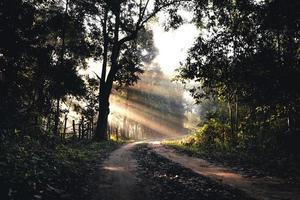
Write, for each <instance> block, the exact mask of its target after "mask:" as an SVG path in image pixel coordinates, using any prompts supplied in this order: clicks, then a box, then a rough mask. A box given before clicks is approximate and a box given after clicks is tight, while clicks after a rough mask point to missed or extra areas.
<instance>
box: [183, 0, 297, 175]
mask: <svg viewBox="0 0 300 200" xmlns="http://www.w3.org/2000/svg"><path fill="white" fill-rule="evenodd" d="M203 6H204V5H203V4H201V1H200V2H199V3H198V7H197V8H198V9H196V10H195V21H196V22H197V24H198V26H199V27H201V28H203V29H205V30H206V31H203V32H201V34H200V35H199V37H198V39H197V41H196V42H195V44H194V46H193V47H192V48H191V49H190V51H189V56H188V58H187V59H186V61H185V62H184V63H183V64H182V67H181V68H180V69H178V73H179V74H178V76H177V78H178V80H181V81H182V82H183V83H185V84H187V88H188V89H189V90H190V92H191V94H192V95H193V97H194V98H195V99H196V101H197V102H198V103H199V104H200V105H202V106H200V109H201V113H202V114H203V115H204V116H205V120H204V121H202V123H201V124H200V128H199V130H198V131H196V133H195V136H192V137H190V138H189V139H187V141H185V142H184V143H185V145H186V146H192V147H200V148H201V149H202V150H204V151H209V152H211V153H215V152H222V154H221V155H227V154H231V155H235V156H236V157H238V159H241V160H248V161H249V162H253V165H255V164H257V162H259V163H264V164H265V165H267V168H268V169H270V170H272V169H274V167H275V166H281V168H280V169H284V168H285V166H286V165H288V164H292V165H290V167H293V166H294V168H296V167H297V166H299V163H300V162H299V161H300V154H299V152H300V149H299V143H300V126H299V125H300V115H299V113H300V110H299V108H300V107H299V105H300V104H299V103H300V90H299V85H300V82H299V80H300V79H299V77H300V65H299V64H300V59H299V58H300V57H299V48H300V43H299V41H300V40H299V39H300V29H299V27H300V26H299V19H300V15H299V9H300V4H299V1H297V0H290V1H284V0H271V1H210V2H209V3H208V4H206V5H205V6H204V7H205V9H201V8H203ZM203 10H205V11H203ZM200 19H204V20H200ZM189 82H191V83H190V84H188V83H189ZM204 99H206V100H205V101H206V102H207V100H208V101H211V102H214V103H213V104H211V105H210V106H207V104H206V105H205V103H203V101H204ZM290 167H289V168H288V169H290Z"/></svg>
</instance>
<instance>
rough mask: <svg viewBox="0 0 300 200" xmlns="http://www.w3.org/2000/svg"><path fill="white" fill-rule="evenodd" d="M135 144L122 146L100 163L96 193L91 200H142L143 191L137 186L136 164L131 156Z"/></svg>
mask: <svg viewBox="0 0 300 200" xmlns="http://www.w3.org/2000/svg"><path fill="white" fill-rule="evenodd" d="M136 144H138V142H136V143H129V144H126V145H123V146H122V147H120V148H119V149H117V150H115V151H113V152H112V153H111V154H110V156H109V158H108V159H107V160H105V161H104V162H103V163H102V166H101V170H102V172H101V173H100V174H101V175H100V182H101V184H100V185H99V188H98V193H97V194H96V195H95V197H94V198H93V200H131V199H143V198H141V197H140V195H143V196H144V195H145V194H144V193H145V191H141V190H142V189H141V188H140V187H139V186H138V184H137V183H138V178H137V177H136V173H135V171H136V167H137V162H136V160H135V159H134V158H133V157H132V156H131V153H132V151H131V150H132V149H133V148H134V147H135V145H136Z"/></svg>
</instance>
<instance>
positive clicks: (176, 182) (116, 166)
mask: <svg viewBox="0 0 300 200" xmlns="http://www.w3.org/2000/svg"><path fill="white" fill-rule="evenodd" d="M100 172H101V173H100V177H99V179H100V180H99V183H100V185H99V188H98V193H97V194H96V195H95V197H94V198H93V199H94V200H196V199H201V200H216V199H217V200H250V199H259V200H269V199H270V200H271V199H272V200H279V199H280V200H299V199H300V195H299V193H300V192H299V191H298V188H300V187H297V186H296V185H290V184H286V182H284V180H282V179H279V178H273V177H257V178H254V177H246V176H243V175H241V174H239V173H237V172H235V171H232V170H230V169H228V168H225V167H220V166H216V165H214V164H212V163H210V162H208V161H206V160H203V159H200V158H196V157H190V156H187V155H184V154H180V153H177V152H176V151H175V150H174V149H171V148H166V147H164V146H163V145H161V144H160V143H159V142H148V143H144V144H139V143H130V144H126V145H124V146H122V147H121V148H119V149H117V150H115V151H114V152H112V153H111V155H110V157H109V158H108V159H107V160H106V161H104V162H103V164H102V166H101V169H100Z"/></svg>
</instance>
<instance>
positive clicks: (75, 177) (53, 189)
mask: <svg viewBox="0 0 300 200" xmlns="http://www.w3.org/2000/svg"><path fill="white" fill-rule="evenodd" d="M17 140H18V141H17V142H16V139H15V138H14V139H13V138H9V139H8V138H5V140H1V145H0V148H1V149H0V152H1V153H0V196H1V199H2V200H4V199H15V200H17V199H22V200H26V199H74V200H75V199H88V198H89V195H91V194H92V192H93V191H94V190H95V189H96V188H95V187H96V184H93V183H94V182H95V181H97V177H98V176H97V174H96V173H97V170H98V168H99V164H100V162H101V161H102V160H103V159H104V158H106V157H107V155H108V154H109V153H110V152H111V151H112V150H114V149H116V148H117V147H118V146H119V143H118V142H114V141H105V142H99V143H93V142H91V141H69V142H66V143H65V144H62V143H61V142H60V141H59V140H58V139H57V138H50V137H49V136H45V137H44V138H42V139H41V138H40V139H38V140H37V139H33V138H30V137H29V136H25V137H23V138H22V139H20V137H18V139H17Z"/></svg>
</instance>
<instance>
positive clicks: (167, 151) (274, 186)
mask: <svg viewBox="0 0 300 200" xmlns="http://www.w3.org/2000/svg"><path fill="white" fill-rule="evenodd" d="M150 146H151V148H153V149H154V150H155V152H156V153H158V154H160V155H161V156H164V157H166V158H168V159H169V160H172V161H173V162H176V163H179V164H180V165H182V166H184V167H185V168H189V169H191V170H193V171H194V172H195V173H197V174H201V175H204V176H206V177H209V178H211V179H212V180H215V181H218V182H219V183H222V184H226V185H230V186H232V187H235V188H238V189H240V190H242V191H245V192H246V193H247V194H249V195H250V196H251V197H253V198H256V199H262V200H268V199H272V200H275V199H278V200H279V199H280V200H299V199H300V190H299V188H300V186H299V185H295V184H290V183H287V181H285V180H283V179H279V178H275V177H270V176H263V177H246V176H243V175H241V174H239V173H237V172H235V171H233V170H231V169H229V168H225V167H220V166H216V165H214V164H212V163H210V162H208V161H206V160H203V159H200V158H196V157H190V156H188V155H184V154H179V153H177V152H176V151H175V150H174V149H171V148H166V147H164V146H163V145H161V144H160V143H159V142H152V143H151V144H150Z"/></svg>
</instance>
